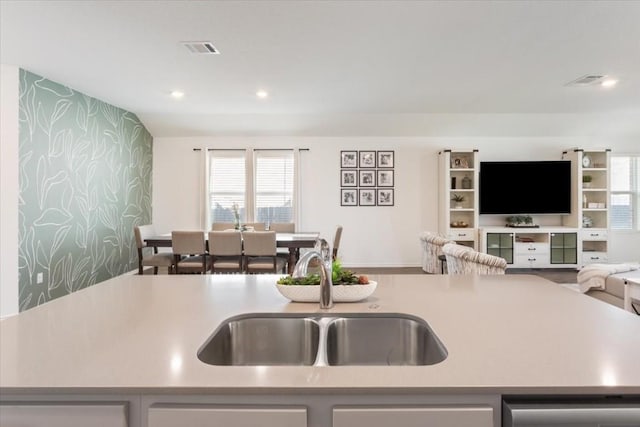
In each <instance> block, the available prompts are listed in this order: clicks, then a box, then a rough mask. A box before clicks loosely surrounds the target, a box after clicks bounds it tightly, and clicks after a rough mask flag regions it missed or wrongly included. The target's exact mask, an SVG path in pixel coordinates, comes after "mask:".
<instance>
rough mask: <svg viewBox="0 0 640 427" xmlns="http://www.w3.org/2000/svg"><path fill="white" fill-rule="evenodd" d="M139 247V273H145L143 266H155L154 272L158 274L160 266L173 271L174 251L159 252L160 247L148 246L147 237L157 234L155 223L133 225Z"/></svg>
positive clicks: (170, 271)
mask: <svg viewBox="0 0 640 427" xmlns="http://www.w3.org/2000/svg"><path fill="white" fill-rule="evenodd" d="M133 233H134V234H135V236H136V246H137V247H138V274H143V267H153V274H158V267H166V268H167V272H168V273H169V274H171V273H172V272H173V266H174V265H175V263H174V258H173V254H172V253H166V252H165V253H158V248H157V247H155V246H153V247H151V246H147V244H146V243H145V239H146V238H147V237H152V236H155V235H156V231H155V228H154V227H153V225H151V224H148V225H137V226H135V227H133Z"/></svg>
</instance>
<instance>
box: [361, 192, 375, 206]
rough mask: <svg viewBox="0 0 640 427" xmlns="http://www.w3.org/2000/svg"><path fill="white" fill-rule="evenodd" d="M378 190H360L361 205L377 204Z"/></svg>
mask: <svg viewBox="0 0 640 427" xmlns="http://www.w3.org/2000/svg"><path fill="white" fill-rule="evenodd" d="M375 205H376V190H374V189H371V190H368V189H367V190H360V206H375Z"/></svg>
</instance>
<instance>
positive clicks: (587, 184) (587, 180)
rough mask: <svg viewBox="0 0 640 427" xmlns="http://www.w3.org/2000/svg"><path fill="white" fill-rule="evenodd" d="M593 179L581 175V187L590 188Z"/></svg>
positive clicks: (589, 176)
mask: <svg viewBox="0 0 640 427" xmlns="http://www.w3.org/2000/svg"><path fill="white" fill-rule="evenodd" d="M592 180H593V177H592V176H591V175H582V187H583V188H590V187H591V181H592Z"/></svg>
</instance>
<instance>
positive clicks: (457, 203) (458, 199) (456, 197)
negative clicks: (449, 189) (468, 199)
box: [451, 193, 465, 209]
mask: <svg viewBox="0 0 640 427" xmlns="http://www.w3.org/2000/svg"><path fill="white" fill-rule="evenodd" d="M464 200H465V199H464V196H463V195H462V194H457V193H453V195H452V196H451V201H452V202H454V207H455V208H456V209H461V208H462V202H464Z"/></svg>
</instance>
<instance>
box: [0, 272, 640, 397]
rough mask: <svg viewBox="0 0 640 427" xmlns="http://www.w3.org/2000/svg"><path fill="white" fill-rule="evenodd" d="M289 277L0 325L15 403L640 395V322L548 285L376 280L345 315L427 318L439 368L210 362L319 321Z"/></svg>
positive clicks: (4, 376) (160, 285) (73, 308)
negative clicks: (17, 395) (279, 286)
mask: <svg viewBox="0 0 640 427" xmlns="http://www.w3.org/2000/svg"><path fill="white" fill-rule="evenodd" d="M277 277H279V276H276V275H256V276H242V275H215V276H211V275H208V276H204V277H202V276H196V275H189V276H166V275H159V276H150V275H146V276H121V277H118V278H116V279H112V280H109V281H107V282H104V283H101V284H98V285H96V286H93V287H91V288H88V289H84V290H82V291H79V292H76V293H74V294H72V295H69V296H66V297H63V298H59V299H57V300H54V301H51V302H49V303H47V304H44V305H42V306H39V307H36V308H34V309H31V310H28V311H26V312H23V313H21V314H19V315H17V316H14V317H12V318H9V319H5V320H3V321H2V322H0V390H1V391H3V392H7V393H8V392H51V391H61V390H66V391H78V390H87V391H88V390H91V391H100V392H102V391H104V392H126V391H131V392H151V393H153V392H158V393H160V392H162V393H165V392H175V393H182V392H185V393H198V392H206V393H217V392H226V393H233V392H270V391H274V390H273V389H274V388H275V389H278V390H282V391H284V390H289V391H291V390H295V391H297V392H304V391H307V390H308V391H313V392H318V391H323V390H332V389H340V390H342V391H352V390H363V389H366V390H374V389H384V390H386V391H393V392H405V391H407V392H408V391H413V392H415V391H422V392H429V393H448V392H479V393H480V392H481V393H487V392H489V393H581V394H585V393H625V394H638V393H640V339H639V338H640V317H638V316H635V315H633V314H631V313H628V312H626V311H624V310H621V309H619V308H616V307H613V306H611V305H608V304H606V303H603V302H601V301H598V300H595V299H593V298H591V297H588V296H585V295H582V294H579V293H576V292H573V291H571V290H567V289H565V288H562V287H560V286H558V285H556V284H554V283H551V282H549V281H546V280H544V279H541V278H539V277H535V276H526V275H507V276H480V277H473V276H439V275H433V276H430V275H388V276H387V275H371V276H370V278H371V279H372V280H376V281H378V288H377V289H376V291H375V293H374V294H373V295H372V296H371V297H369V298H368V299H367V300H365V301H363V302H359V303H338V304H336V305H335V307H334V308H332V309H331V310H329V311H328V312H331V313H340V312H349V313H352V312H392V313H407V314H411V315H415V316H418V317H421V318H423V319H425V320H426V321H427V322H428V323H429V325H430V326H431V327H432V329H433V330H434V331H435V333H436V334H437V335H438V337H439V338H440V339H441V340H442V342H443V343H444V345H445V346H446V348H447V350H448V352H449V355H448V357H447V359H446V360H445V361H443V362H442V363H439V364H436V365H431V366H390V367H389V366H349V367H346V366H340V367H335V366H334V367H305V366H292V367H286V366H276V367H265V366H258V367H238V366H234V367H228V366H211V365H207V364H205V363H202V362H200V361H199V360H198V358H197V356H196V352H197V350H198V348H199V347H200V346H201V345H202V344H203V343H204V342H205V340H206V339H207V338H208V337H209V336H210V335H211V334H212V333H213V331H214V330H215V329H216V327H217V326H218V325H219V324H220V323H221V322H222V321H223V320H225V319H226V318H229V317H231V316H234V315H237V314H242V313H249V312H289V313H298V312H301V313H317V312H320V310H319V309H318V305H317V303H291V302H289V301H288V300H287V299H285V298H284V297H282V296H281V295H280V294H279V293H278V291H277V290H276V288H275V286H274V282H275V280H276V279H277Z"/></svg>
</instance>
